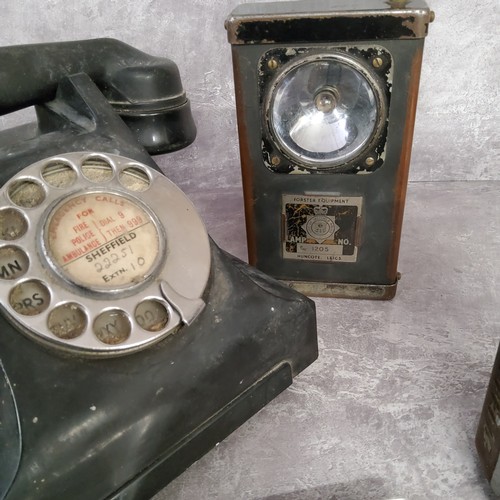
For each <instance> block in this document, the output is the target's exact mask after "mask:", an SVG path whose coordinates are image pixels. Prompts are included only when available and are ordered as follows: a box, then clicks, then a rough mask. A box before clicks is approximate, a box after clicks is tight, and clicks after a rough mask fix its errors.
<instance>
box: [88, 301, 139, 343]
mask: <svg viewBox="0 0 500 500" xmlns="http://www.w3.org/2000/svg"><path fill="white" fill-rule="evenodd" d="M93 330H94V334H95V336H96V337H97V338H98V339H99V340H100V341H101V342H103V343H104V344H108V345H116V344H121V343H122V342H125V341H126V340H127V339H128V338H129V336H130V332H131V331H132V326H131V323H130V320H129V317H128V316H127V314H126V313H125V312H124V311H121V310H120V309H111V310H108V311H104V312H102V313H101V314H99V316H97V317H96V319H95V320H94V324H93Z"/></svg>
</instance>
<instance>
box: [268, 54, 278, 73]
mask: <svg viewBox="0 0 500 500" xmlns="http://www.w3.org/2000/svg"><path fill="white" fill-rule="evenodd" d="M279 65H280V63H279V62H278V60H277V59H276V58H274V57H271V59H269V61H267V67H268V68H269V69H271V70H275V69H276V68H277V67H278V66H279Z"/></svg>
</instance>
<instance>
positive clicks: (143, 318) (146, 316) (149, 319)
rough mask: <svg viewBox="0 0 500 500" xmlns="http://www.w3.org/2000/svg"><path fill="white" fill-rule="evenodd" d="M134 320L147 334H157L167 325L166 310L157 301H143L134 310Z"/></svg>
mask: <svg viewBox="0 0 500 500" xmlns="http://www.w3.org/2000/svg"><path fill="white" fill-rule="evenodd" d="M135 320H136V321H137V323H138V324H139V326H140V327H141V328H143V329H144V330H147V331H148V332H159V331H161V330H163V329H164V328H165V327H166V326H167V323H168V320H169V314H168V310H167V308H166V307H165V306H164V305H163V304H162V303H161V302H159V301H157V300H144V301H142V302H141V303H140V304H139V305H138V306H137V307H136V308H135Z"/></svg>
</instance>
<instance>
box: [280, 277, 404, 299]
mask: <svg viewBox="0 0 500 500" xmlns="http://www.w3.org/2000/svg"><path fill="white" fill-rule="evenodd" d="M281 281H282V283H285V284H286V285H288V286H289V287H290V288H293V289H294V290H297V291H298V292H300V293H303V294H304V295H307V296H308V297H329V298H336V299H365V300H391V299H393V298H394V296H395V295H396V288H397V286H398V282H397V281H395V282H394V283H391V284H389V285H369V284H361V283H319V282H315V281H288V280H281Z"/></svg>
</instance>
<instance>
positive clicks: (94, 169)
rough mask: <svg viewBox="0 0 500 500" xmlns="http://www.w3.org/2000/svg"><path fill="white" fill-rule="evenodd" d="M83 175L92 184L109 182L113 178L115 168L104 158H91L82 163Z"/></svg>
mask: <svg viewBox="0 0 500 500" xmlns="http://www.w3.org/2000/svg"><path fill="white" fill-rule="evenodd" d="M82 173H83V175H84V176H85V178H86V179H88V180H89V181H90V182H95V183H100V182H108V181H109V180H111V179H112V178H113V167H112V166H111V165H110V163H109V162H108V161H106V160H105V159H104V158H99V157H91V158H87V159H86V160H85V161H84V162H83V163H82Z"/></svg>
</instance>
